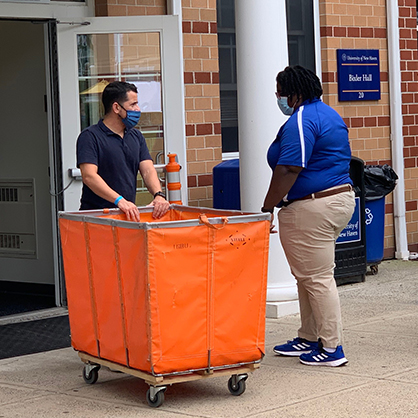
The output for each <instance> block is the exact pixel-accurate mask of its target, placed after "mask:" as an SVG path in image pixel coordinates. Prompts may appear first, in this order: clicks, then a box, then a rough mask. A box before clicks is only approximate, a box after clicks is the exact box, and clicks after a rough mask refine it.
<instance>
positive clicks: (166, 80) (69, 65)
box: [58, 15, 187, 211]
mask: <svg viewBox="0 0 418 418" xmlns="http://www.w3.org/2000/svg"><path fill="white" fill-rule="evenodd" d="M67 21H69V22H72V24H65V23H63V24H58V69H59V90H60V114H61V117H60V120H61V142H62V161H63V165H62V167H63V179H64V183H65V184H68V183H69V182H70V181H71V178H70V176H69V174H68V169H70V168H75V167H76V140H77V137H78V135H79V134H80V107H79V88H78V62H77V35H81V34H104V33H109V34H111V33H135V32H136V33H138V32H159V33H160V51H161V76H162V86H163V87H162V104H163V125H164V149H165V151H166V153H168V152H173V153H176V154H177V156H178V159H179V162H180V164H181V165H182V170H181V171H180V177H181V184H182V199H183V203H186V204H187V165H186V161H187V160H186V140H185V138H186V135H185V105H184V100H183V97H184V78H183V73H182V60H183V53H182V50H181V46H180V37H179V33H180V30H181V27H180V22H179V19H178V16H173V15H163V16H135V17H96V18H84V19H78V21H77V20H75V19H67ZM60 51H64V52H63V53H62V52H61V53H60ZM165 157H166V156H165ZM166 160H167V158H166ZM80 195H81V181H76V182H74V183H73V184H71V186H70V187H69V188H68V189H67V190H66V191H65V193H64V208H65V210H66V211H75V210H78V208H79V201H80Z"/></svg>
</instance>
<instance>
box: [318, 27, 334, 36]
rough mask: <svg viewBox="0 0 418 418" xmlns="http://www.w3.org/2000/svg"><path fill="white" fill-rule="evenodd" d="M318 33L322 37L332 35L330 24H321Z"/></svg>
mask: <svg viewBox="0 0 418 418" xmlns="http://www.w3.org/2000/svg"><path fill="white" fill-rule="evenodd" d="M320 33H321V36H322V37H323V38H325V37H327V36H328V37H331V36H332V27H331V26H321V28H320Z"/></svg>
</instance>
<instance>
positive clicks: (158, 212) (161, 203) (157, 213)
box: [148, 195, 170, 219]
mask: <svg viewBox="0 0 418 418" xmlns="http://www.w3.org/2000/svg"><path fill="white" fill-rule="evenodd" d="M148 206H154V210H153V212H152V217H153V218H155V219H159V218H161V217H163V216H164V215H165V214H166V213H167V212H168V210H169V209H170V203H169V202H167V200H165V198H164V197H163V196H161V195H156V196H155V198H154V200H153V201H152V202H151V203H150V204H149V205H148Z"/></svg>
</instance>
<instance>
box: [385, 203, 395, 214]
mask: <svg viewBox="0 0 418 418" xmlns="http://www.w3.org/2000/svg"><path fill="white" fill-rule="evenodd" d="M385 213H393V203H386V205H385Z"/></svg>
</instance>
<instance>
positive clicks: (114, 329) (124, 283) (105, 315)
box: [59, 205, 270, 406]
mask: <svg viewBox="0 0 418 418" xmlns="http://www.w3.org/2000/svg"><path fill="white" fill-rule="evenodd" d="M139 210H140V222H129V221H127V220H126V217H125V215H124V214H123V213H122V212H121V211H119V210H118V209H111V210H97V211H80V212H60V213H59V225H60V235H61V245H62V254H63V260H64V272H65V281H66V288H67V297H68V312H69V320H70V327H71V340H72V346H73V347H74V349H75V350H77V351H78V352H79V355H80V357H81V359H82V360H83V361H84V362H85V363H86V366H85V369H84V373H83V376H84V378H85V380H86V382H88V383H94V382H95V381H96V380H97V372H98V370H99V368H100V365H108V366H111V367H112V368H116V369H118V370H121V371H124V372H126V373H130V374H133V375H136V376H138V377H141V378H143V379H144V380H145V381H146V382H147V383H148V384H149V385H150V390H149V391H148V393H147V400H148V403H149V404H150V405H151V406H159V405H160V404H161V403H162V401H163V400H164V391H165V389H166V386H167V384H172V383H173V382H174V383H176V382H181V381H185V380H193V379H199V378H203V377H210V376H212V375H215V374H221V373H219V372H220V371H224V372H225V371H226V372H227V373H230V374H232V377H231V379H230V381H229V382H228V387H229V389H230V391H231V393H233V394H241V393H242V392H243V391H244V390H245V379H246V377H245V376H247V375H246V373H242V371H243V370H244V369H245V370H244V371H248V370H249V371H252V370H253V369H254V368H256V367H257V366H258V364H259V362H260V361H261V359H262V357H263V355H264V333H265V304H266V287H267V266H268V243H269V226H270V222H269V220H270V214H261V213H257V214H251V213H243V212H237V211H224V210H216V209H206V208H194V207H188V206H181V205H171V206H170V210H169V212H168V213H167V214H166V215H165V216H164V217H163V218H161V219H158V220H156V219H153V217H152V208H150V207H143V208H139ZM222 374H225V373H222ZM239 392H241V393H239Z"/></svg>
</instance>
